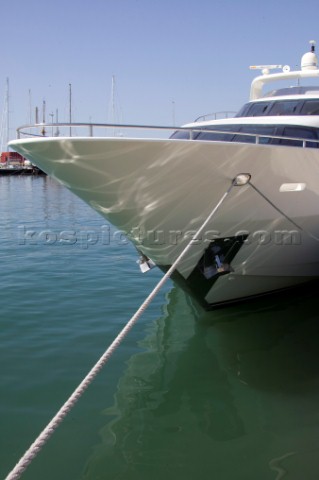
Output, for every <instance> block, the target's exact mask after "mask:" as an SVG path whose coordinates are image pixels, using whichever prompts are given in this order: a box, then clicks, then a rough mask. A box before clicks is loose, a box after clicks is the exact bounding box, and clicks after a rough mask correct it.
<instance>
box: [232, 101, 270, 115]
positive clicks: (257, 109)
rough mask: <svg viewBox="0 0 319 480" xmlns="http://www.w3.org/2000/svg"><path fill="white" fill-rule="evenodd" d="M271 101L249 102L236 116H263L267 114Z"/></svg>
mask: <svg viewBox="0 0 319 480" xmlns="http://www.w3.org/2000/svg"><path fill="white" fill-rule="evenodd" d="M269 105H270V103H269V102H256V103H247V104H246V105H244V106H243V108H242V109H241V110H239V112H238V113H237V115H236V117H262V116H263V115H267V110H268V108H269Z"/></svg>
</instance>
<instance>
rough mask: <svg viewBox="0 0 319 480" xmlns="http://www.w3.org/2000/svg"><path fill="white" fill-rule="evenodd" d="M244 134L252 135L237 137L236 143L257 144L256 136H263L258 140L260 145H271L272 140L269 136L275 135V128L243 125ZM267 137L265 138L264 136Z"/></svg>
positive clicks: (241, 129) (235, 138)
mask: <svg viewBox="0 0 319 480" xmlns="http://www.w3.org/2000/svg"><path fill="white" fill-rule="evenodd" d="M240 131H241V132H243V133H251V134H252V135H251V136H250V135H235V137H234V139H233V141H234V142H244V143H256V137H255V135H262V136H261V137H259V139H258V143H264V144H265V143H270V142H271V138H269V137H268V135H275V127H272V126H271V125H243V126H242V127H241V128H240ZM264 135H265V136H264Z"/></svg>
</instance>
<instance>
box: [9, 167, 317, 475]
mask: <svg viewBox="0 0 319 480" xmlns="http://www.w3.org/2000/svg"><path fill="white" fill-rule="evenodd" d="M0 202H1V203H0V205H1V207H0V208H1V216H0V226H1V234H0V241H1V251H0V262H1V280H2V281H1V289H0V292H1V293H0V294H1V316H0V342H1V343H0V346H1V349H0V365H1V384H0V389H1V391H0V447H1V448H0V474H1V478H3V479H4V478H5V476H6V475H7V474H8V473H9V471H10V470H11V469H12V468H13V467H14V465H15V464H16V462H17V461H18V459H19V458H20V456H21V455H22V454H23V453H24V451H25V450H26V449H27V448H28V447H29V446H30V444H31V443H32V442H33V441H34V439H35V438H36V437H37V435H38V434H39V433H40V432H41V430H42V429H43V428H44V427H45V426H46V424H47V423H48V422H49V420H50V419H51V418H52V416H53V415H54V414H55V413H56V412H57V410H58V409H59V408H60V407H61V405H62V404H63V403H64V401H65V400H66V399H67V398H68V397H69V395H70V394H71V393H72V392H73V390H74V389H75V388H76V387H77V385H78V384H79V383H80V381H81V380H82V379H83V377H84V376H85V375H86V373H87V372H88V371H89V370H90V369H91V367H92V366H93V365H94V363H95V362H96V361H97V360H98V358H99V357H100V356H101V354H102V353H103V352H104V350H105V349H106V348H107V346H108V345H109V344H110V342H111V341H112V340H113V339H114V337H115V336H116V335H117V333H118V332H119V331H120V329H121V328H122V326H123V325H124V324H125V323H126V321H127V320H128V319H129V318H130V317H131V316H132V314H133V313H134V312H135V310H136V309H137V308H138V306H139V305H140V304H141V303H142V301H143V300H144V298H145V297H146V295H147V294H148V293H149V292H150V291H151V290H152V288H153V287H154V285H155V284H156V283H157V281H158V280H159V278H161V273H160V272H159V271H157V269H154V270H152V271H151V272H149V273H148V274H146V275H142V274H141V273H140V272H139V270H138V267H137V265H136V254H135V251H134V249H133V247H131V246H130V245H128V244H126V243H125V242H124V241H122V238H121V237H119V236H118V235H117V234H116V232H114V231H113V230H112V229H111V230H110V231H109V230H108V228H109V226H108V225H107V224H106V222H104V220H103V219H102V218H101V217H99V216H98V215H97V214H95V213H94V212H93V211H92V210H91V209H90V208H89V207H88V206H86V205H84V204H83V203H82V202H81V201H80V200H78V199H76V198H75V197H74V196H73V195H72V194H70V193H69V192H68V191H67V190H65V189H64V188H62V187H60V186H59V185H57V184H56V183H55V182H53V181H52V180H50V179H48V178H46V177H44V178H40V177H39V178H30V177H29V178H27V177H26V178H23V177H21V178H17V177H11V178H10V177H9V178H0ZM318 291H319V287H318V284H317V285H313V286H312V287H311V288H310V287H309V288H307V289H303V290H302V291H301V290H300V291H299V292H294V293H290V294H286V295H284V296H277V297H272V298H270V297H269V298H264V299H262V300H259V301H256V302H252V303H247V304H245V305H241V306H236V307H235V306H233V307H229V308H224V309H220V310H216V311H214V312H210V313H205V312H203V311H202V310H201V309H199V308H198V307H197V306H196V305H194V303H192V302H191V301H190V300H189V298H188V297H186V296H185V294H184V293H183V292H182V291H180V290H179V289H177V288H176V287H173V285H172V283H169V284H168V285H167V286H166V287H165V288H164V290H163V292H161V294H160V295H159V296H158V297H157V298H156V300H155V301H154V303H153V304H152V305H151V306H150V307H149V309H148V310H147V311H146V312H145V313H144V315H143V316H142V317H141V318H140V320H139V322H138V323H137V324H136V325H135V327H134V328H133V330H132V331H131V332H130V334H129V335H128V337H127V338H126V339H125V340H124V342H123V343H122V344H121V346H120V347H119V349H118V350H117V351H116V352H115V354H114V355H113V356H112V358H111V359H110V361H109V362H108V363H107V365H106V366H105V367H104V368H103V370H102V372H100V374H99V375H98V377H97V378H96V379H95V380H94V382H93V383H92V384H91V386H90V387H89V389H88V390H87V391H86V392H85V394H84V395H83V396H82V397H81V399H80V400H79V402H78V403H77V405H76V406H75V407H74V409H73V410H72V411H71V412H70V413H69V415H68V416H67V417H66V419H65V420H64V422H63V423H62V425H60V426H59V427H58V429H57V430H56V432H55V433H54V434H53V436H52V437H51V438H50V440H49V441H48V443H47V444H46V445H45V446H44V448H43V449H42V450H41V452H40V453H39V454H38V456H37V457H36V459H35V460H34V461H33V462H32V463H31V465H30V466H29V467H28V469H27V470H26V472H25V473H24V474H23V475H22V477H21V478H23V479H29V480H31V479H33V480H40V479H41V480H42V479H45V480H53V479H59V480H100V479H101V480H109V479H114V480H115V479H116V480H124V479H125V480H146V479H154V480H162V479H163V480H170V479H172V480H175V479H176V480H179V479H183V480H193V479H197V478H200V479H201V480H206V479H207V480H208V479H209V480H211V479H214V480H215V479H216V480H232V479H234V480H268V479H269V480H280V479H284V480H286V479H289V480H292V479H293V480H299V479H305V480H312V479H317V478H318V477H319V459H318V450H319V435H318V433H319V375H318V373H319V372H318V371H319V361H318V360H319V349H318V344H319V326H318V325H319V324H318V308H317V297H318Z"/></svg>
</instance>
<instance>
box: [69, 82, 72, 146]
mask: <svg viewBox="0 0 319 480" xmlns="http://www.w3.org/2000/svg"><path fill="white" fill-rule="evenodd" d="M69 120H70V137H72V128H71V123H72V85H71V83H69Z"/></svg>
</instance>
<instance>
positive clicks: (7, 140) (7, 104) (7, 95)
mask: <svg viewBox="0 0 319 480" xmlns="http://www.w3.org/2000/svg"><path fill="white" fill-rule="evenodd" d="M6 108H7V138H6V144H7V145H8V143H9V126H10V123H9V78H8V77H7V94H6Z"/></svg>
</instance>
